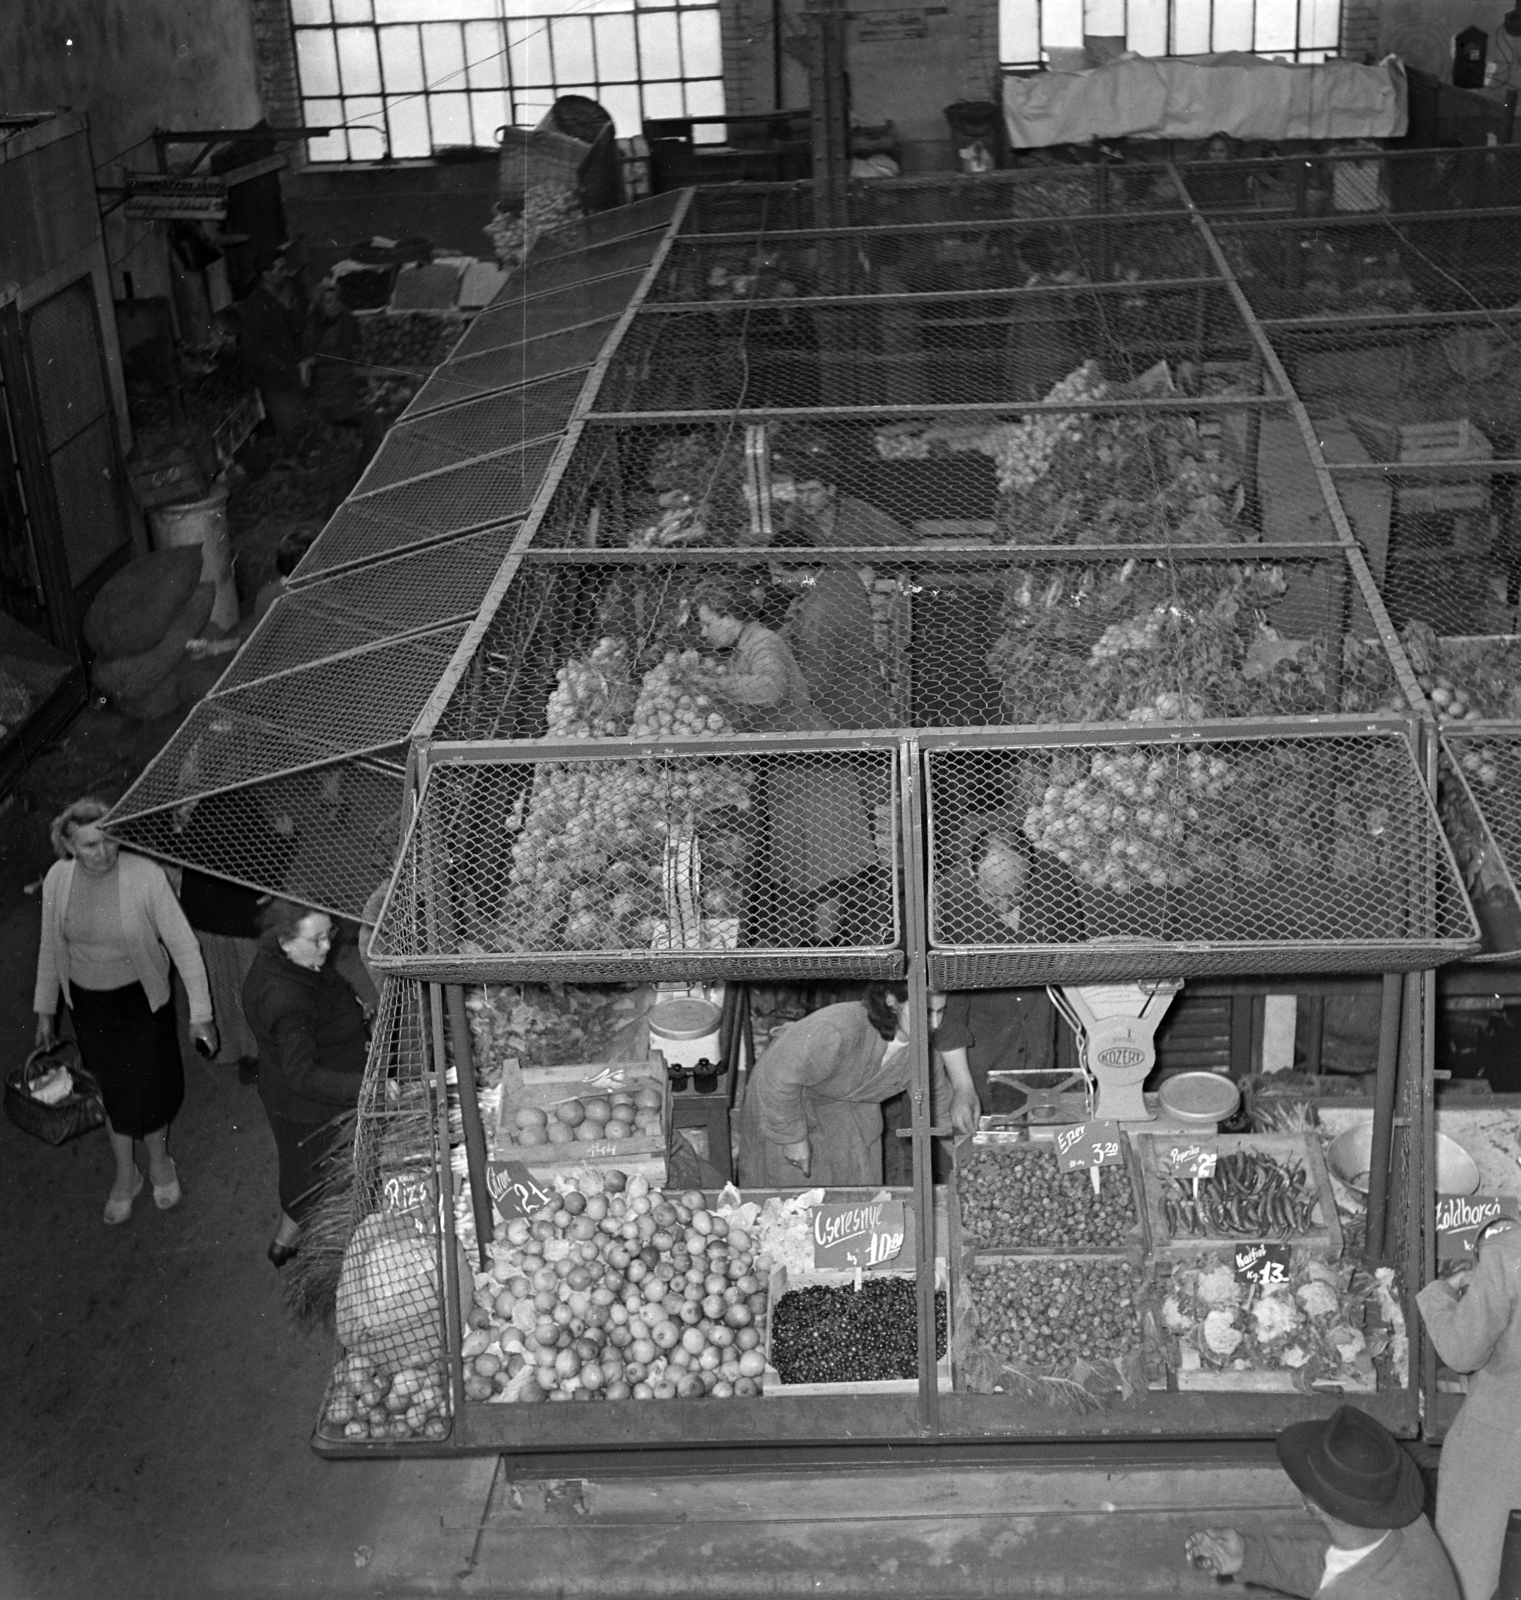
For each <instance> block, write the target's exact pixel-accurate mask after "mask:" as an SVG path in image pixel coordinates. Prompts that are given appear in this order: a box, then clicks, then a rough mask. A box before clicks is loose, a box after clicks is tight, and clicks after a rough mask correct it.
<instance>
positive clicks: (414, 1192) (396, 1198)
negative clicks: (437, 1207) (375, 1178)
mask: <svg viewBox="0 0 1521 1600" xmlns="http://www.w3.org/2000/svg"><path fill="white" fill-rule="evenodd" d="M380 1208H381V1210H382V1211H384V1212H385V1213H386V1215H387V1216H392V1217H426V1216H428V1215H429V1214H430V1213H431V1212H432V1210H433V1179H432V1178H431V1177H430V1176H429V1175H428V1174H427V1173H425V1172H418V1173H411V1172H393V1173H392V1174H391V1176H390V1177H389V1178H387V1179H386V1180H385V1182H384V1183H383V1184H382V1185H381V1189H380Z"/></svg>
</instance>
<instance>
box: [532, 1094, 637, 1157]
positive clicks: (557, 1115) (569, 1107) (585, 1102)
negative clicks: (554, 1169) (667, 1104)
mask: <svg viewBox="0 0 1521 1600" xmlns="http://www.w3.org/2000/svg"><path fill="white" fill-rule="evenodd" d="M513 1124H514V1127H515V1129H516V1133H515V1138H516V1140H517V1143H518V1144H520V1145H565V1144H575V1143H577V1142H579V1143H582V1144H591V1143H593V1142H594V1141H596V1140H599V1139H614V1140H616V1139H631V1138H633V1136H634V1134H635V1133H636V1132H637V1133H654V1134H658V1133H659V1132H660V1131H661V1123H660V1091H659V1090H658V1089H656V1088H654V1087H653V1086H652V1085H647V1086H646V1087H645V1088H642V1089H637V1090H635V1091H634V1092H633V1093H630V1092H629V1091H627V1090H619V1091H618V1092H617V1093H615V1094H609V1095H586V1096H585V1097H584V1098H583V1097H581V1096H575V1095H573V1096H571V1097H570V1098H569V1099H566V1100H560V1101H558V1102H556V1103H555V1104H554V1105H552V1106H547V1107H546V1106H523V1107H521V1108H520V1109H519V1110H518V1111H517V1113H516V1114H515V1116H514V1117H513Z"/></svg>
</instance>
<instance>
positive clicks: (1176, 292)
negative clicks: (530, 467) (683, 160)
mask: <svg viewBox="0 0 1521 1600" xmlns="http://www.w3.org/2000/svg"><path fill="white" fill-rule="evenodd" d="M1253 354H1254V350H1253V346H1252V343H1251V339H1250V335H1249V334H1248V332H1247V329H1246V326H1245V324H1244V323H1243V322H1242V320H1241V318H1240V316H1239V314H1238V313H1237V311H1236V308H1235V305H1234V304H1233V303H1232V301H1231V299H1230V297H1229V294H1228V292H1227V291H1226V289H1225V286H1224V285H1204V286H1201V287H1199V288H1197V289H1148V290H1146V291H1145V292H1144V293H1143V292H1136V293H1134V294H1132V293H1128V292H1126V293H1118V294H1110V293H1097V292H1089V293H1085V292H1082V291H1073V292H1072V293H1071V294H1070V295H1068V294H1066V293H1063V294H1061V295H1059V296H1056V297H1054V298H1053V297H1052V296H1050V295H1047V294H1045V293H1036V292H1033V291H1018V290H1016V291H1011V293H1010V294H1009V295H1007V296H1001V295H998V296H991V297H990V296H985V295H977V296H975V297H973V298H971V299H953V298H939V297H933V298H930V299H928V300H895V299H890V298H889V299H881V300H873V299H871V298H869V297H868V298H860V299H854V300H851V301H848V302H845V303H839V304H833V305H828V306H824V305H816V306H791V305H788V304H786V303H781V304H778V303H776V302H774V301H773V302H771V303H769V304H767V305H765V306H752V305H749V304H746V303H744V302H742V301H730V302H728V303H723V302H716V303H712V304H710V305H709V306H708V307H706V308H704V309H701V310H695V309H693V310H688V309H685V308H683V309H681V310H675V309H672V310H669V311H662V310H655V309H650V310H647V311H642V312H640V313H639V314H637V315H636V316H635V317H634V319H633V322H632V324H631V326H630V327H629V329H628V332H627V333H626V334H625V335H624V337H623V339H622V340H621V341H620V343H619V346H618V349H617V351H616V353H615V354H614V356H613V358H612V360H611V361H610V362H609V364H608V369H607V376H606V379H605V380H604V382H603V384H602V386H601V388H600V389H599V391H598V394H597V400H596V406H597V410H598V411H602V412H639V413H648V412H659V411H682V410H729V409H759V408H769V407H776V408H798V407H819V406H834V405H856V406H860V405H945V404H951V405H955V404H968V403H979V402H980V403H989V404H992V403H997V402H1001V401H1025V402H1036V401H1041V400H1044V399H1047V398H1048V397H1049V398H1052V399H1061V398H1063V397H1064V395H1065V394H1068V393H1072V392H1076V393H1078V394H1080V393H1082V392H1083V390H1084V388H1085V387H1090V386H1091V384H1092V383H1094V382H1097V381H1098V380H1099V378H1100V376H1101V375H1102V378H1103V381H1106V382H1108V383H1110V384H1113V385H1123V384H1127V383H1134V382H1137V381H1140V380H1141V379H1142V378H1143V375H1146V374H1153V376H1152V378H1151V379H1150V380H1148V381H1149V382H1151V383H1152V384H1154V385H1156V386H1158V387H1166V386H1175V384H1176V382H1177V381H1178V379H1180V378H1181V380H1182V381H1184V382H1185V383H1187V384H1189V385H1191V386H1198V385H1199V384H1206V383H1207V384H1210V385H1215V384H1217V383H1220V380H1221V379H1222V377H1229V378H1230V379H1242V378H1244V372H1238V369H1244V368H1245V367H1246V366H1247V365H1248V364H1249V363H1250V362H1251V359H1252V356H1253ZM1159 363H1161V364H1165V370H1164V369H1160V368H1159ZM1090 364H1092V366H1090ZM1222 369H1224V370H1223V372H1222ZM1079 373H1081V374H1082V376H1081V377H1079V376H1078V374H1079ZM1069 379H1070V383H1069V384H1068V385H1067V388H1066V389H1065V390H1064V389H1062V388H1060V387H1058V386H1060V385H1062V384H1063V383H1064V382H1065V381H1066V380H1069ZM1220 386H1223V384H1221V385H1220ZM1261 387H1262V384H1261V380H1260V379H1258V380H1257V381H1256V382H1255V384H1254V385H1253V388H1254V390H1260V389H1261ZM1053 390H1055V391H1056V392H1055V393H1054V394H1053V392H1052V391H1053Z"/></svg>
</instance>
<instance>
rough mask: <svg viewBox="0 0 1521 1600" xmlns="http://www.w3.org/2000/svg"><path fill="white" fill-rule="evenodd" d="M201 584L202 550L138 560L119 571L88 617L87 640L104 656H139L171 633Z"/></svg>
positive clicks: (162, 553)
mask: <svg viewBox="0 0 1521 1600" xmlns="http://www.w3.org/2000/svg"><path fill="white" fill-rule="evenodd" d="M200 581H201V547H200V545H198V544H194V545H181V546H180V547H179V548H177V549H174V550H155V551H154V552H153V553H152V555H146V556H138V557H137V558H136V560H133V561H129V562H128V563H127V564H126V566H124V567H123V568H122V569H121V571H120V572H118V573H115V574H114V575H113V576H112V577H111V578H110V579H109V580H108V581H107V583H106V585H105V586H104V588H102V589H101V591H100V593H99V594H98V595H96V596H95V599H94V600H93V601H92V602H91V603H90V609H89V610H88V611H87V612H86V613H85V619H84V636H85V640H86V642H87V643H88V644H89V646H90V648H91V649H92V650H93V651H94V652H95V653H96V655H100V656H113V657H114V656H138V655H142V654H143V653H144V652H145V651H148V650H151V649H152V648H153V647H154V645H156V644H157V643H158V642H159V640H160V639H162V638H163V637H164V635H165V634H166V633H167V632H168V631H169V624H170V623H171V622H173V621H174V619H175V617H176V616H177V615H178V614H179V612H180V609H181V608H182V607H183V606H184V604H185V602H186V601H187V600H188V599H189V598H190V596H191V594H192V593H193V592H194V590H195V586H196V585H197V584H198V583H199V582H200Z"/></svg>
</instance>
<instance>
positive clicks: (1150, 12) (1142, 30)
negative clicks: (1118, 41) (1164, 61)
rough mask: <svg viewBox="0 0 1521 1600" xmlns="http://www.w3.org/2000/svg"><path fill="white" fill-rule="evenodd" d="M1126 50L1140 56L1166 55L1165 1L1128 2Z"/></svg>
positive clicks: (1138, 0)
mask: <svg viewBox="0 0 1521 1600" xmlns="http://www.w3.org/2000/svg"><path fill="white" fill-rule="evenodd" d="M1125 20H1126V23H1127V25H1128V28H1129V31H1128V33H1127V34H1126V38H1125V43H1126V46H1127V48H1129V49H1131V50H1134V51H1135V53H1136V54H1137V55H1140V56H1165V55H1166V54H1167V0H1129V5H1128V6H1127V7H1126V10H1125Z"/></svg>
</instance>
